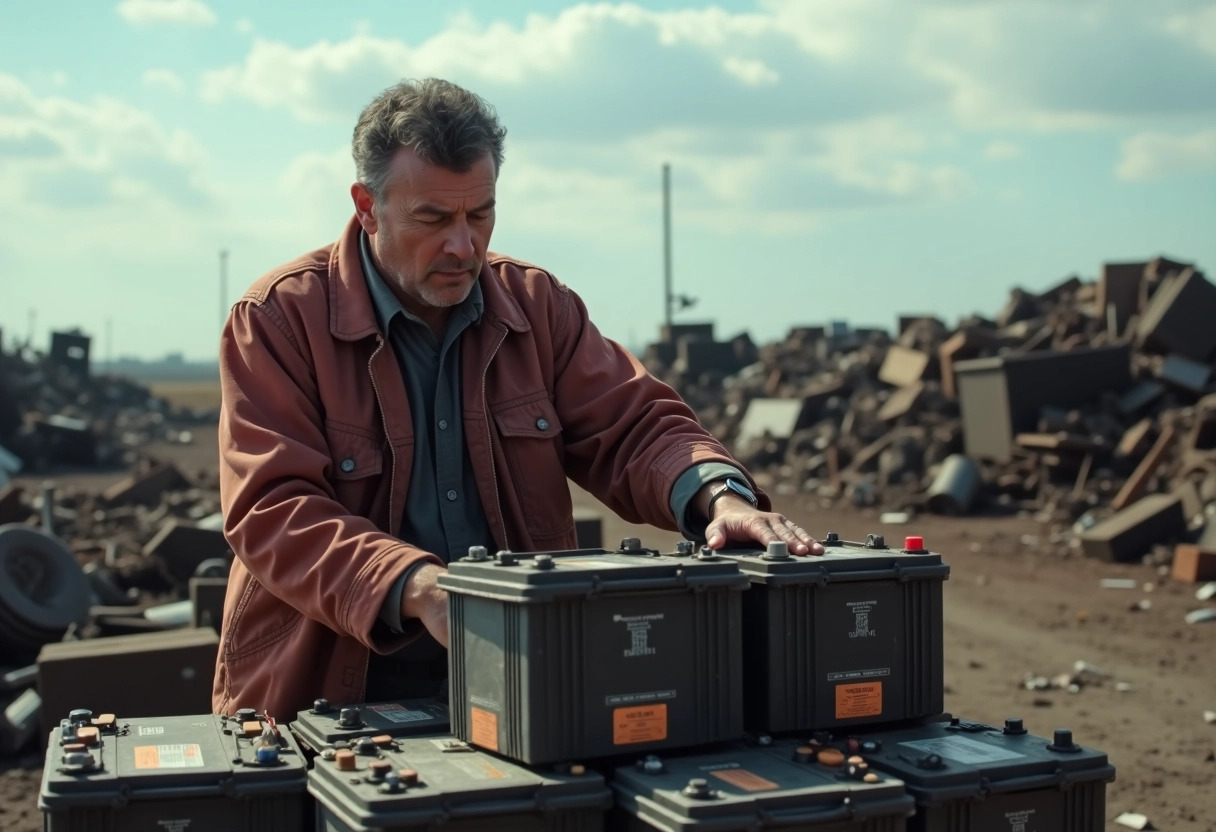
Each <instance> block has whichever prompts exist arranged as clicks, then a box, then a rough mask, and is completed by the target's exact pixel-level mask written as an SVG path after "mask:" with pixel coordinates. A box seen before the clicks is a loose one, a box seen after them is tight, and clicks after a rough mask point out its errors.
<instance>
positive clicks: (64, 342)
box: [50, 332, 92, 379]
mask: <svg viewBox="0 0 1216 832" xmlns="http://www.w3.org/2000/svg"><path fill="white" fill-rule="evenodd" d="M91 343H92V339H91V338H89V336H87V335H81V334H80V333H79V332H52V333H51V356H50V358H51V363H52V364H54V365H55V366H57V367H62V368H63V369H65V370H67V371H68V372H70V373H72V375H74V376H77V377H78V378H82V379H84V378H88V377H89V346H90V344H91Z"/></svg>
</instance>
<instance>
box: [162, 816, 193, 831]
mask: <svg viewBox="0 0 1216 832" xmlns="http://www.w3.org/2000/svg"><path fill="white" fill-rule="evenodd" d="M192 820H193V818H178V819H176V820H158V821H157V822H156V825H157V826H159V827H160V828H161V829H163V830H164V832H186V830H187V829H189V828H190V822H191V821H192Z"/></svg>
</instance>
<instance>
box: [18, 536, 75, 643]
mask: <svg viewBox="0 0 1216 832" xmlns="http://www.w3.org/2000/svg"><path fill="white" fill-rule="evenodd" d="M88 611H89V580H88V578H87V577H86V576H85V574H84V570H82V569H81V568H80V564H78V563H77V562H76V557H75V556H74V555H73V554H72V553H71V552H69V551H68V550H67V549H66V548H65V547H64V545H63V544H62V543H60V542H59V541H58V540H56V539H55V538H53V537H51V536H50V535H48V534H45V533H44V532H41V531H39V530H38V529H35V528H32V527H30V526H26V525H22V524H19V523H10V524H8V525H4V526H0V652H3V653H6V654H8V655H9V656H11V657H14V658H18V659H27V660H32V659H33V658H34V657H36V656H37V654H38V649H39V648H40V647H42V645H44V644H48V643H50V642H52V641H59V640H60V639H62V638H63V634H64V633H65V632H66V631H67V629H68V627H69V626H71V625H72V624H73V623H74V622H77V621H83V620H84V619H85V617H86V616H87V614H88Z"/></svg>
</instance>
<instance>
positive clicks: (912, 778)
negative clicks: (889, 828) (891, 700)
mask: <svg viewBox="0 0 1216 832" xmlns="http://www.w3.org/2000/svg"><path fill="white" fill-rule="evenodd" d="M844 742H845V743H846V745H845V749H846V750H848V751H855V752H856V753H858V754H860V755H861V756H862V757H863V758H864V759H865V760H866V762H867V763H868V764H869V765H870V767H871V768H872V769H876V770H879V771H883V772H885V773H887V774H890V775H892V776H894V777H898V778H899V779H901V780H903V781H904V783H905V785H906V787H907V789H908V793H909V794H911V795H912V796H913V797H914V798H915V800H916V806H917V809H916V815H915V816H914V817H913V818H912V820H911V821H910V822H909V825H908V829H909V830H912V832H990V830H994V829H995V830H1002V831H1003V832H1102V830H1104V829H1105V828H1106V784H1107V783H1110V782H1112V781H1113V780H1114V779H1115V768H1114V766H1112V765H1111V764H1110V763H1109V762H1108V761H1107V757H1106V754H1105V753H1104V752H1102V751H1098V750H1095V749H1092V748H1084V747H1082V746H1080V745H1077V744H1076V743H1075V742H1074V738H1073V736H1072V732H1071V731H1069V730H1067V729H1057V730H1055V731H1054V732H1053V736H1052V738H1051V739H1047V738H1046V737H1039V736H1035V735H1033V734H1030V733H1028V732H1027V731H1026V729H1025V727H1024V726H1023V724H1022V720H1021V719H1017V718H1011V719H1007V720H1006V721H1005V725H1004V727H1002V728H996V727H993V726H989V725H985V724H982V723H978V722H969V721H965V720H962V719H959V718H957V717H949V716H946V717H945V718H944V719H940V720H931V721H929V722H927V723H925V724H923V725H920V726H916V727H910V728H901V729H899V730H891V731H887V730H882V729H875V730H868V731H866V732H858V733H857V734H855V735H853V736H852V737H849V738H847V739H846V740H845V741H844Z"/></svg>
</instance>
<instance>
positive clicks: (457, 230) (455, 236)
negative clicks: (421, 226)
mask: <svg viewBox="0 0 1216 832" xmlns="http://www.w3.org/2000/svg"><path fill="white" fill-rule="evenodd" d="M443 253H444V254H450V255H452V256H453V257H459V258H460V259H461V260H468V259H470V258H471V257H472V256H473V254H474V248H473V229H471V228H470V227H469V222H468V220H467V219H465V218H464V217H456V218H455V219H453V220H452V222H451V223H450V224H449V225H448V233H447V237H446V239H445V240H444V246H443Z"/></svg>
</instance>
